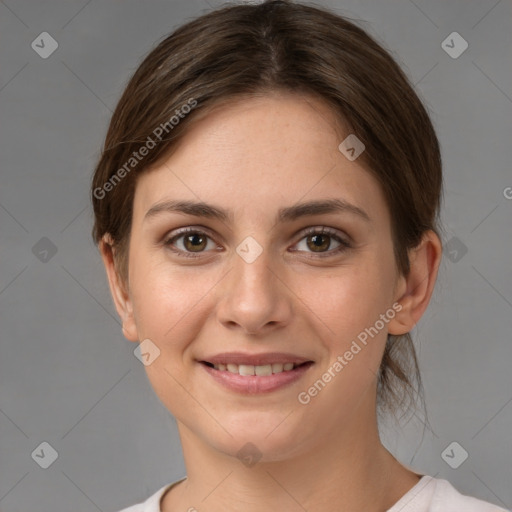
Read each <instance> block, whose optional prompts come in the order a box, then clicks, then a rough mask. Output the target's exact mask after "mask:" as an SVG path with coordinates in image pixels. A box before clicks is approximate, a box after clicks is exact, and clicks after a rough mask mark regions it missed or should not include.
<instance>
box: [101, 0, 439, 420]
mask: <svg viewBox="0 0 512 512" xmlns="http://www.w3.org/2000/svg"><path fill="white" fill-rule="evenodd" d="M273 92H283V93H299V94H306V95H309V96H310V97H314V98H316V99H319V100H321V101H323V102H324V104H326V105H327V106H329V107H330V108H331V109H332V111H333V112H334V113H335V115H336V118H337V119H339V120H340V121H341V122H342V124H343V126H345V127H347V128H349V129H350V132H351V133H354V134H356V135H357V137H358V138H359V139H360V140H362V141H363V143H364V144H365V146H366V149H365V151H364V152H363V153H362V154H361V155H360V156H359V158H358V163H361V164H362V165H364V166H365V168H366V169H367V170H368V171H369V172H370V173H371V174H372V175H373V176H374V177H375V179H376V180H377V181H378V183H379V184H380V186H381V189H382V191H383V192H384V196H385V199H386V203H387V207H388V208H389V211H390V216H391V231H392V237H393V247H394V256H395V261H396V266H397V269H398V271H399V272H400V274H401V275H404V276H407V275H408V273H409V270H410V267H409V259H408V251H409V249H411V248H414V247H416V246H417V245H418V244H419V243H420V242H421V238H422V235H423V234H424V232H426V231H427V230H432V231H434V232H435V233H436V234H438V236H439V230H440V229H441V228H440V223H439V210H440V206H441V205H440V203H441V195H442V165H441V155H440V148H439V143H438V140H437V137H436V134H435V131H434V128H433V126H432V122H431V120H430V118H429V115H428V113H427V111H426V108H425V107H424V105H423V104H422V102H421V100H420V99H419V97H418V96H417V94H416V93H415V91H414V88H413V85H412V84H411V83H410V82H409V80H408V78H407V77H406V75H405V73H404V72H403V71H402V69H401V68H400V66H399V65H398V64H397V62H395V60H394V58H393V57H392V56H391V54H390V53H388V51H386V50H385V49H384V48H383V47H382V46H381V45H380V44H379V43H377V42H376V40H375V39H374V38H373V37H372V36H370V35H369V34H368V33H367V32H366V31H365V30H363V29H362V28H360V27H359V26H357V25H356V24H355V23H353V22H352V21H349V20H348V19H347V18H345V17H342V16H340V15H338V14H335V13H333V12H330V11H328V10H326V9H324V8H319V7H316V6H312V5H305V4H300V3H292V2H288V1H283V0H270V1H266V2H264V3H261V4H258V5H250V4H245V5H228V6H226V7H223V8H221V9H218V10H215V11H212V12H209V13H207V14H205V15H203V16H200V17H198V18H196V19H194V20H192V21H190V22H188V23H186V24H184V25H182V26H180V27H179V28H178V29H177V30H175V31H174V32H173V33H172V34H170V35H169V36H167V37H165V38H164V39H163V40H162V41H161V42H160V43H159V44H157V45H156V47H155V48H154V49H153V50H152V51H151V52H150V53H149V54H148V55H147V56H146V58H145V59H144V60H143V61H142V63H141V64H140V66H139V67H138V69H137V70H136V71H135V73H134V75H133V76H132V78H131V79H130V80H129V82H128V84H127V86H126V88H125V90H124V92H123V94H122V96H121V98H120V100H119V102H118V104H117V107H116V109H115V111H114V113H113V115H112V119H111V121H110V125H109V128H108V132H107V135H106V138H105V143H104V146H103V149H102V153H101V156H100V158H99V161H98V163H97V166H96V169H95V172H94V176H93V179H92V188H91V195H92V203H93V208H94V216H95V221H94V227H93V238H94V241H95V242H96V243H97V244H98V243H100V241H101V239H102V238H103V236H104V235H108V236H109V240H110V242H109V243H110V245H111V246H112V249H113V251H114V258H115V261H116V269H118V272H119V275H120V276H121V278H122V280H123V282H125V281H126V280H127V275H128V274H127V261H128V247H129V240H130V230H131V221H132V208H133V198H134V192H135V185H136V182H137V177H138V176H140V175H141V174H142V173H143V172H147V171H148V169H150V168H151V167H152V166H153V165H154V164H155V163H156V162H159V161H161V160H162V159H163V158H164V157H166V156H168V155H169V154H170V153H172V151H173V149H175V148H176V146H177V142H178V141H179V140H180V139H182V138H183V136H184V135H185V134H186V133H187V132H188V130H190V129H191V127H193V125H194V121H197V120H198V119H200V118H201V117H202V116H204V115H205V114H206V113H208V112H209V111H210V110H211V109H213V108H214V107H216V106H219V105H220V104H222V103H223V102H227V101H233V100H236V99H243V98H247V97H251V96H256V95H262V94H263V95H265V94H271V93H273ZM186 105H193V106H195V108H194V109H193V110H192V111H191V109H190V108H188V109H187V108H185V106H186ZM185 113H186V115H185ZM180 114H183V115H180ZM173 117H174V118H176V119H177V123H174V122H173V121H172V118H173ZM178 117H179V119H178ZM159 129H160V130H159ZM164 129H165V133H164ZM160 132H161V133H160ZM149 141H151V143H152V146H151V149H150V150H148V151H146V152H145V153H146V155H145V156H144V157H143V158H142V157H141V158H138V157H137V159H136V158H135V157H134V154H135V152H136V151H137V150H139V149H140V148H141V144H146V146H147V147H150V146H149ZM340 142H341V141H340ZM141 154H142V153H141ZM128 163H129V166H128ZM132 169H133V170H132ZM377 392H378V404H379V406H381V407H383V408H384V409H388V410H391V411H396V410H397V409H398V408H406V409H408V408H409V406H410V405H413V404H415V403H416V398H417V397H418V396H420V397H421V398H422V400H423V395H422V385H421V377H420V373H419V368H418V361H417V357H416V353H415V349H414V346H413V343H412V338H411V336H410V334H409V333H407V334H404V335H401V336H394V335H388V339H387V342H386V346H385V350H384V355H383V359H382V363H381V366H380V369H379V375H378V385H377Z"/></svg>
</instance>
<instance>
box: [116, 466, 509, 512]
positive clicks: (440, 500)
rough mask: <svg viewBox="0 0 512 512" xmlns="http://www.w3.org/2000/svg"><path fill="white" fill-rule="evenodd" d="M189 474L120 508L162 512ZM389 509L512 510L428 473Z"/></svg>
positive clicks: (398, 511) (132, 511) (127, 511)
mask: <svg viewBox="0 0 512 512" xmlns="http://www.w3.org/2000/svg"><path fill="white" fill-rule="evenodd" d="M185 478H186V477H184V478H182V479H181V480H178V481H176V482H173V483H172V484H169V485H164V486H163V487H162V488H161V489H159V490H158V491H156V492H155V494H153V495H152V496H150V497H149V498H148V499H147V500H146V501H144V502H143V503H139V504H137V505H132V506H131V507H128V508H124V509H123V510H120V511H119V512H162V510H161V508H160V500H161V498H162V496H163V495H164V494H165V492H166V491H167V490H169V489H170V488H171V487H173V486H174V485H176V484H178V483H179V482H182V481H183V480H185ZM387 512H510V511H507V510H505V509H504V508H500V507H498V506H496V505H492V504H491V503H487V502H486V501H482V500H479V499H477V498H472V497H470V496H465V495H463V494H460V493H459V492H458V491H457V490H456V489H455V487H453V486H452V484H450V482H448V481H447V480H442V479H439V478H433V477H431V476H428V475H425V476H423V477H422V478H421V479H420V481H419V482H418V483H417V484H416V485H415V486H414V487H413V488H412V489H410V490H409V491H408V492H407V493H406V494H404V495H403V496H402V497H401V498H400V499H399V500H398V501H397V502H396V503H395V504H394V505H393V506H392V507H391V508H390V509H388V511H387Z"/></svg>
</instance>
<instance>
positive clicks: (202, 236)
mask: <svg viewBox="0 0 512 512" xmlns="http://www.w3.org/2000/svg"><path fill="white" fill-rule="evenodd" d="M208 243H210V246H208ZM164 245H165V246H166V247H167V248H168V249H170V250H171V251H172V252H174V253H176V254H177V255H178V256H184V257H189V258H194V257H198V256H200V255H201V254H202V253H205V252H208V249H216V248H217V246H216V244H215V243H214V242H213V240H212V238H211V237H210V236H209V235H207V234H206V233H205V232H203V231H200V230H198V229H193V228H185V229H182V230H181V231H178V232H177V233H176V234H174V236H171V237H169V238H168V239H167V240H165V241H164Z"/></svg>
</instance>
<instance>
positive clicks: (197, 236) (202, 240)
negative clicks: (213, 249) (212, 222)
mask: <svg viewBox="0 0 512 512" xmlns="http://www.w3.org/2000/svg"><path fill="white" fill-rule="evenodd" d="M206 240H207V237H206V236H204V235H203V234H201V233H192V234H188V235H185V236H184V238H183V245H184V246H185V249H186V250H187V251H192V252H200V251H202V250H203V249H204V248H205V247H206Z"/></svg>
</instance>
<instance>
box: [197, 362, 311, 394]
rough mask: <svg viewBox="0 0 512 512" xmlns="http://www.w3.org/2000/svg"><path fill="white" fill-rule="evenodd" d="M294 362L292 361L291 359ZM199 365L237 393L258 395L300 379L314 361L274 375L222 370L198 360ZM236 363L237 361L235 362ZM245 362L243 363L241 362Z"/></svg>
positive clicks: (217, 380)
mask: <svg viewBox="0 0 512 512" xmlns="http://www.w3.org/2000/svg"><path fill="white" fill-rule="evenodd" d="M289 362H292V361H289ZM198 364H199V366H200V367H201V368H203V369H204V371H206V372H207V373H208V374H209V375H210V376H211V377H212V378H213V379H214V380H215V381H216V382H218V383H219V384H221V385H222V386H224V387H225V388H227V389H229V390H230V391H235V392H237V393H242V394H245V395H256V394H260V393H270V392H272V391H276V390H278V389H282V388H284V387H286V386H289V385H291V384H292V383H294V382H296V381H297V380H299V379H300V378H301V377H303V376H304V374H305V373H306V372H307V371H308V370H309V368H311V367H312V366H313V365H314V363H313V361H305V364H302V365H301V366H298V367H297V368H294V369H293V370H287V371H283V372H281V373H273V374H272V375H265V376H258V375H248V376H244V375H239V374H238V373H231V372H229V371H227V370H226V371H221V370H216V369H215V368H212V367H211V366H208V365H206V364H205V363H204V362H198ZM234 364H235V363H234ZM241 364H243V363H241Z"/></svg>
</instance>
